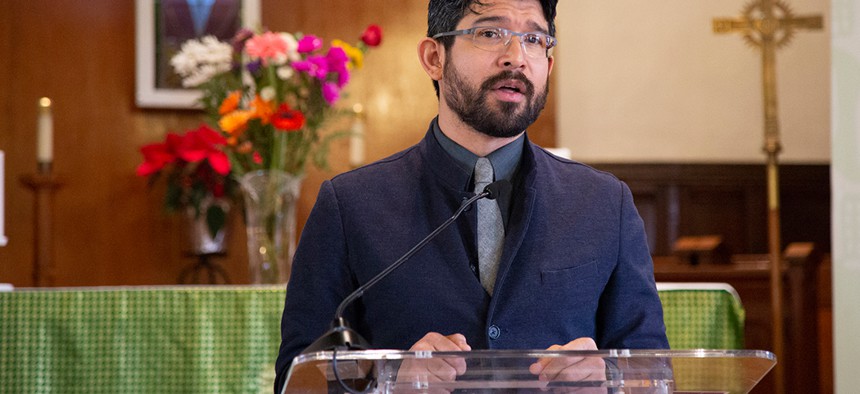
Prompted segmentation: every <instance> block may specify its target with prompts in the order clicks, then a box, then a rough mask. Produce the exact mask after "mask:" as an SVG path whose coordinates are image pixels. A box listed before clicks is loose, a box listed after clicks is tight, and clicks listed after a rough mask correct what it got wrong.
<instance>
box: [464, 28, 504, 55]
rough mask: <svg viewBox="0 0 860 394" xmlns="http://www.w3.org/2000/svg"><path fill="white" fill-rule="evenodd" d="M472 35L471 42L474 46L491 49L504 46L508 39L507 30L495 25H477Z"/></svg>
mask: <svg viewBox="0 0 860 394" xmlns="http://www.w3.org/2000/svg"><path fill="white" fill-rule="evenodd" d="M472 35H473V37H472V42H473V43H474V44H475V46H476V47H478V48H481V49H487V50H491V51H492V50H496V49H499V48H501V47H503V46H505V44H507V41H508V40H507V36H508V31H507V30H504V29H500V28H496V27H479V28H476V29H475V31H474V32H473V33H472Z"/></svg>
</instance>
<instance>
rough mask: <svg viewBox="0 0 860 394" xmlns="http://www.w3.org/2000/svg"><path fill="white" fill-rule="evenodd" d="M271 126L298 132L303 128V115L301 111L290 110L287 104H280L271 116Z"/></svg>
mask: <svg viewBox="0 0 860 394" xmlns="http://www.w3.org/2000/svg"><path fill="white" fill-rule="evenodd" d="M272 125H274V126H275V127H276V128H279V129H281V130H286V131H295V130H299V129H301V128H302V127H304V126H305V114H303V113H302V111H299V110H294V109H290V106H288V105H287V104H281V106H280V107H278V111H277V112H275V114H274V115H272Z"/></svg>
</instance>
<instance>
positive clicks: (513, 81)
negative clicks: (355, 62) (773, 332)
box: [276, 0, 668, 388]
mask: <svg viewBox="0 0 860 394" xmlns="http://www.w3.org/2000/svg"><path fill="white" fill-rule="evenodd" d="M556 3H557V0H540V1H538V0H485V1H476V0H471V1H469V0H447V1H446V0H430V3H429V8H428V32H427V37H426V38H424V39H422V40H421V41H420V42H419V43H418V55H419V60H420V62H421V65H422V66H423V68H424V69H425V71H426V72H427V74H428V75H429V76H430V78H431V79H432V81H433V84H434V86H435V87H436V92H437V96H438V98H439V113H438V116H437V117H436V118H435V119H433V120H432V121H431V122H430V125H429V128H428V131H427V133H426V135H425V137H424V139H423V140H422V141H420V142H418V144H417V145H415V146H413V147H411V148H409V149H407V150H405V151H402V152H400V153H397V154H395V155H393V156H390V157H388V158H386V159H383V160H380V161H378V162H375V163H372V164H369V165H367V166H365V167H362V168H359V169H356V170H354V171H350V172H347V173H344V174H341V175H338V176H336V177H335V178H333V179H332V180H330V181H326V182H324V183H323V185H322V187H321V188H320V192H319V197H318V199H317V202H316V205H315V206H314V208H313V211H312V212H311V214H310V217H309V219H308V221H307V224H306V225H305V228H304V231H303V233H302V237H301V241H300V243H299V247H298V250H297V252H296V255H295V260H294V265H293V271H292V277H291V279H290V283H289V286H288V291H287V298H286V305H285V308H284V315H283V319H282V343H281V348H280V352H279V355H278V360H277V364H276V372H277V374H278V375H277V380H276V387H278V388H279V387H281V386H282V385H283V383H284V379H285V375H286V372H287V369H288V367H289V364H290V362H291V360H292V359H293V357H295V356H296V355H297V354H298V353H299V352H301V351H302V350H303V349H305V348H306V347H307V346H308V345H310V344H311V343H312V342H314V340H315V339H316V338H317V337H319V336H320V335H322V334H323V333H325V332H326V331H327V330H328V329H329V324H330V322H331V319H332V316H334V314H335V310H336V308H337V307H338V304H339V303H340V302H341V301H342V300H344V298H345V297H347V296H348V295H349V294H350V293H351V292H352V291H353V290H355V289H356V288H357V287H359V286H361V285H362V284H364V283H366V282H367V281H368V280H370V279H371V278H373V277H374V276H375V275H377V274H378V273H380V272H381V271H383V270H384V269H385V268H386V267H388V266H390V265H391V264H392V263H393V262H394V261H396V260H397V259H398V257H400V256H401V255H403V254H404V253H405V252H406V251H408V250H409V249H410V248H411V247H412V246H413V245H415V244H417V243H418V242H419V241H420V240H422V238H424V237H425V236H426V235H427V234H429V233H431V231H433V229H434V228H436V227H437V226H439V225H440V224H441V223H443V222H444V221H445V220H446V219H448V218H449V217H451V215H452V214H453V213H454V212H455V211H457V209H458V207H459V206H460V204H461V203H462V202H463V200H465V199H468V198H470V197H473V196H475V195H476V193H480V192H482V191H483V190H484V188H485V187H486V186H487V185H488V184H493V183H495V182H497V181H500V180H507V181H508V182H509V183H510V185H511V187H509V188H502V189H500V191H499V192H498V195H496V196H493V197H494V199H492V200H491V199H487V198H484V199H481V200H478V201H477V203H475V204H474V205H472V206H471V207H470V208H468V209H467V210H466V211H465V212H464V213H463V215H462V216H461V217H459V218H458V219H457V221H456V222H455V223H454V224H453V225H452V226H451V227H448V228H447V229H446V230H444V231H443V232H440V233H439V235H438V236H437V237H436V238H434V239H433V240H432V241H431V242H430V243H429V244H427V246H426V247H425V248H423V249H421V250H420V252H418V253H416V254H415V255H414V256H413V257H412V258H411V259H410V260H409V261H406V262H405V263H404V264H403V265H402V266H400V267H399V268H398V269H397V270H394V271H392V272H391V274H390V275H389V276H387V277H385V279H384V280H380V281H379V282H378V283H377V284H376V285H375V286H374V287H373V288H371V289H368V291H367V292H365V293H364V294H363V295H362V297H361V298H359V299H357V300H356V302H355V303H353V304H352V305H350V307H349V308H347V309H346V310H345V315H344V317H345V318H346V320H347V321H349V322H350V323H351V325H352V327H353V328H354V329H355V330H356V331H357V332H358V333H360V334H361V335H362V336H363V337H364V338H366V339H367V340H368V342H369V343H370V344H371V346H372V347H374V348H387V349H411V350H470V349H547V348H552V349H569V350H575V349H593V348H595V347H599V348H633V349H635V348H640V349H641V348H647V349H657V348H668V341H667V339H666V333H665V327H664V324H663V311H662V307H661V304H660V300H659V298H658V296H657V290H656V287H655V284H654V275H653V267H652V263H651V258H650V254H649V250H648V247H647V244H646V239H645V232H644V228H643V224H642V220H641V218H640V217H639V214H638V213H637V211H636V208H635V207H634V205H633V199H632V195H631V193H630V190H629V189H628V187H627V186H626V185H625V184H624V183H623V182H621V181H619V180H618V179H617V178H615V177H613V176H612V175H610V174H607V173H604V172H600V171H597V170H594V169H592V168H590V167H588V166H585V165H583V164H581V163H577V162H574V161H570V160H565V159H562V158H558V157H555V156H553V155H551V154H550V153H548V152H547V151H545V150H543V149H542V148H540V147H538V146H536V145H534V144H532V143H531V142H530V141H529V139H528V136H527V133H526V131H525V130H526V128H527V127H528V126H529V125H531V124H532V123H533V122H534V121H535V120H536V119H537V116H538V115H539V113H540V111H541V110H542V109H543V107H544V104H545V102H546V97H547V93H548V82H549V75H550V72H551V71H552V66H553V58H552V56H551V50H552V47H553V46H555V44H556V40H555V38H554V37H553V35H554V34H555V24H554V19H555V14H556V11H555V8H556ZM554 367H556V366H546V365H535V366H534V368H533V369H532V372H533V373H535V374H540V373H546V372H547V371H546V370H545V369H549V368H554Z"/></svg>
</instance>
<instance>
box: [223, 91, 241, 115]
mask: <svg viewBox="0 0 860 394" xmlns="http://www.w3.org/2000/svg"><path fill="white" fill-rule="evenodd" d="M241 99H242V91H241V90H235V91H233V92H232V93H230V94H229V95H228V96H227V98H225V99H224V101H222V102H221V106H220V107H218V115H222V116H223V115H226V114H228V113H230V112H233V111H234V110H236V108H239V100H241Z"/></svg>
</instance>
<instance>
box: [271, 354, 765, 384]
mask: <svg viewBox="0 0 860 394" xmlns="http://www.w3.org/2000/svg"><path fill="white" fill-rule="evenodd" d="M539 360H540V362H541V363H542V364H541V366H542V365H546V367H545V368H544V372H543V373H538V374H536V373H537V372H538V371H539V370H540V368H539V366H538V365H535V364H536V363H537V362H538V361H539ZM775 364H776V358H775V357H774V355H773V353H771V352H767V351H762V350H596V351H547V350H474V351H470V352H407V351H396V350H366V351H338V352H317V353H311V354H304V355H300V356H298V357H296V359H295V360H294V361H293V365H292V367H291V368H290V371H289V374H288V376H287V383H286V386H285V387H284V390H283V392H284V393H326V392H336V393H345V392H354V393H355V392H369V393H446V392H458V393H471V392H478V391H480V392H483V391H488V390H490V391H509V392H518V393H519V392H524V393H528V392H535V393H544V392H547V391H552V392H564V393H628V394H629V393H679V394H680V393H709V394H710V393H732V394H733V393H747V392H749V391H750V390H751V389H752V388H753V387H754V386H755V385H756V384H757V383H758V382H759V381H760V380H761V379H762V378H763V377H764V376H765V374H767V372H768V371H770V369H771V368H773V366H774V365H775Z"/></svg>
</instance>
